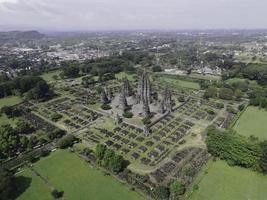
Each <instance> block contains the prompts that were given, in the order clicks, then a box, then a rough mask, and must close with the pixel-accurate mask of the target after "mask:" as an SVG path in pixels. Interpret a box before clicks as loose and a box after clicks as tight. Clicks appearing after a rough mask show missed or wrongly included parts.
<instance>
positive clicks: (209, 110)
mask: <svg viewBox="0 0 267 200" xmlns="http://www.w3.org/2000/svg"><path fill="white" fill-rule="evenodd" d="M206 111H207V113H208V114H210V115H214V114H215V112H214V110H212V109H207V110H206Z"/></svg>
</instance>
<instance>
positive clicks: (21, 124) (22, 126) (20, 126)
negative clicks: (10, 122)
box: [16, 120, 34, 134]
mask: <svg viewBox="0 0 267 200" xmlns="http://www.w3.org/2000/svg"><path fill="white" fill-rule="evenodd" d="M16 131H17V132H18V133H19V134H29V133H32V132H33V131H34V128H33V127H32V126H31V125H30V124H29V123H28V122H26V121H24V120H19V121H18V122H17V123H16Z"/></svg>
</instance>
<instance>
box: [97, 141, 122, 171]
mask: <svg viewBox="0 0 267 200" xmlns="http://www.w3.org/2000/svg"><path fill="white" fill-rule="evenodd" d="M95 155H96V158H97V159H98V162H99V163H100V165H101V166H103V167H105V168H107V169H108V170H111V171H112V172H116V173H118V172H120V171H122V170H123V169H124V168H125V164H124V160H123V158H122V156H120V155H117V154H116V153H115V152H114V151H113V150H111V149H107V148H106V146H104V145H102V144H98V145H97V146H96V151H95Z"/></svg>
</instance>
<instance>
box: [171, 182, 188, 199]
mask: <svg viewBox="0 0 267 200" xmlns="http://www.w3.org/2000/svg"><path fill="white" fill-rule="evenodd" d="M170 191H171V193H172V194H174V195H176V196H178V195H181V194H183V193H184V192H185V188H184V186H183V184H182V183H181V182H180V181H179V180H175V181H173V182H172V183H171V185H170Z"/></svg>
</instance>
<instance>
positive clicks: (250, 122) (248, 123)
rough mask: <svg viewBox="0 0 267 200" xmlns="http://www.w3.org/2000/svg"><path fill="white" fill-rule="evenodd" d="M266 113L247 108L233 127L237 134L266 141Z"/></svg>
mask: <svg viewBox="0 0 267 200" xmlns="http://www.w3.org/2000/svg"><path fill="white" fill-rule="evenodd" d="M266 119H267V111H265V110H263V109H261V110H260V109H259V108H257V107H252V106H249V107H248V108H247V109H246V111H245V112H244V113H243V114H242V116H241V117H240V118H239V119H238V121H237V122H236V124H235V126H234V130H236V131H237V133H239V134H241V135H244V136H250V135H253V136H256V137H258V138H260V139H267V123H266Z"/></svg>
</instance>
